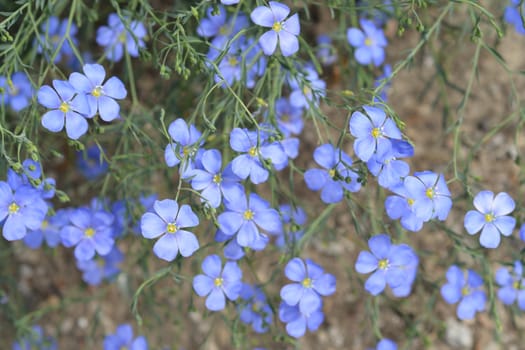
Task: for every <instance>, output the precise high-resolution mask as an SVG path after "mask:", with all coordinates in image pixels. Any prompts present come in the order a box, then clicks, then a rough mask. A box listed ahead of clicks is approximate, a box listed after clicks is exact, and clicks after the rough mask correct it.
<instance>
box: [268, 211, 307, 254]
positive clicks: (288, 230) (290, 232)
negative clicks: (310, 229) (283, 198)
mask: <svg viewBox="0 0 525 350" xmlns="http://www.w3.org/2000/svg"><path fill="white" fill-rule="evenodd" d="M279 212H280V213H281V217H282V221H283V229H282V231H281V232H279V233H277V239H276V240H275V244H276V245H277V246H278V247H279V248H281V249H284V248H286V247H290V248H292V247H294V246H295V245H296V244H297V243H298V242H299V240H300V239H301V237H302V236H303V234H304V230H303V229H302V226H303V225H304V224H306V220H307V216H306V212H305V211H304V209H303V208H301V207H292V206H291V205H290V204H282V205H280V206H279Z"/></svg>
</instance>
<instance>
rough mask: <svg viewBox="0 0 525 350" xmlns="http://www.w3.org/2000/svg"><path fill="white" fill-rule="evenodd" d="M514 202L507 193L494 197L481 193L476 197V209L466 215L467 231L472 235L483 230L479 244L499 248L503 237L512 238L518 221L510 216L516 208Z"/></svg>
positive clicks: (491, 194) (490, 194) (489, 193)
mask: <svg viewBox="0 0 525 350" xmlns="http://www.w3.org/2000/svg"><path fill="white" fill-rule="evenodd" d="M515 206H516V205H515V203H514V200H513V199H512V197H511V196H509V195H508V194H507V193H505V192H501V193H498V194H497V195H496V197H494V193H492V192H491V191H481V192H479V193H478V194H477V195H476V197H474V207H476V209H477V211H476V210H470V211H469V212H468V213H467V214H466V215H465V229H466V230H467V232H468V233H469V234H470V235H473V234H475V233H477V232H479V231H480V230H481V236H480V237H479V243H480V244H481V245H482V246H483V247H485V248H497V247H498V246H499V243H500V241H501V236H500V235H503V236H510V235H511V234H512V231H513V230H514V226H516V219H514V218H513V217H512V216H508V215H507V214H510V213H511V212H512V211H513V210H514V208H515Z"/></svg>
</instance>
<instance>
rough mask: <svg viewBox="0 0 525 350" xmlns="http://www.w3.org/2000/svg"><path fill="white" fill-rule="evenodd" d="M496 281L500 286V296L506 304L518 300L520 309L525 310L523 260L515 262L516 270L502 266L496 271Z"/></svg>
mask: <svg viewBox="0 0 525 350" xmlns="http://www.w3.org/2000/svg"><path fill="white" fill-rule="evenodd" d="M496 283H497V284H498V285H499V286H500V289H499V290H498V298H499V300H501V302H502V303H503V304H505V305H511V304H513V303H514V302H515V301H517V302H518V307H519V308H520V310H525V279H524V278H523V265H522V263H521V261H519V260H516V261H515V262H514V271H512V272H510V271H509V270H508V269H507V268H505V267H501V268H499V269H498V271H496Z"/></svg>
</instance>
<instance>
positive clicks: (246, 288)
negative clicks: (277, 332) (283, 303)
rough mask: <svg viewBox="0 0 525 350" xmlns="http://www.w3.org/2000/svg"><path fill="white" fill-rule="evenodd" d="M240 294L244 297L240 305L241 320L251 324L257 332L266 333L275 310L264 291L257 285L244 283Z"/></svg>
mask: <svg viewBox="0 0 525 350" xmlns="http://www.w3.org/2000/svg"><path fill="white" fill-rule="evenodd" d="M239 296H240V298H241V299H242V302H241V303H239V305H238V310H239V318H240V320H241V321H242V322H244V323H246V324H249V325H251V326H252V329H253V330H254V331H255V332H256V333H266V332H267V331H268V329H269V326H270V325H271V324H272V319H273V311H272V308H271V307H270V305H269V304H268V301H267V300H266V296H265V295H264V292H263V291H262V290H261V289H260V288H258V287H256V286H252V285H250V284H247V283H243V284H242V289H241V292H240V295H239Z"/></svg>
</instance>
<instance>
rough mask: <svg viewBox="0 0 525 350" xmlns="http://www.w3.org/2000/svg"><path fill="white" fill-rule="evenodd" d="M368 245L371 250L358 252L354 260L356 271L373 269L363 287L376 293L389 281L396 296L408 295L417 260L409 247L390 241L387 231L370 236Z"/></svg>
mask: <svg viewBox="0 0 525 350" xmlns="http://www.w3.org/2000/svg"><path fill="white" fill-rule="evenodd" d="M368 247H369V248H370V251H371V252H367V251H362V252H360V253H359V256H358V257H357V261H356V263H355V269H356V271H357V272H359V273H370V272H373V273H372V275H371V276H370V277H369V278H368V279H367V280H366V282H365V289H366V291H367V292H369V293H370V294H372V295H378V294H380V293H381V292H382V291H383V290H384V289H385V287H386V286H387V285H388V286H390V288H392V293H393V294H394V295H395V296H396V297H406V296H408V294H410V291H411V287H412V283H413V282H414V279H415V277H416V272H417V265H418V263H419V259H418V257H417V255H416V253H414V251H413V250H412V248H410V246H408V245H406V244H398V245H394V244H392V243H391V241H390V237H389V236H387V235H386V234H379V235H376V236H373V237H372V238H370V239H369V240H368Z"/></svg>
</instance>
